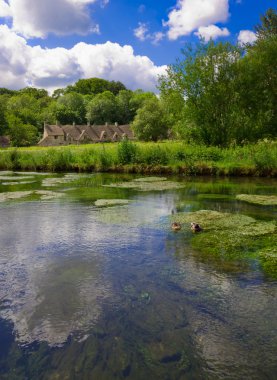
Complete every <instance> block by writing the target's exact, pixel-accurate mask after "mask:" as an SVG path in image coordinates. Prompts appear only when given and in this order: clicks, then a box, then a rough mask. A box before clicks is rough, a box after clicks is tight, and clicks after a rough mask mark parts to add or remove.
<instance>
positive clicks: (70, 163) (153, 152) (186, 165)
mask: <svg viewBox="0 0 277 380" xmlns="http://www.w3.org/2000/svg"><path fill="white" fill-rule="evenodd" d="M118 145H119V143H106V144H93V145H91V144H90V145H80V146H63V147H55V148H54V147H49V148H44V147H32V148H28V149H26V148H19V149H17V153H16V166H17V168H18V169H21V170H50V169H49V168H51V170H57V171H59V170H77V171H99V170H101V167H103V168H104V169H105V170H110V171H127V172H131V171H133V172H136V173H149V174H150V173H153V174H162V173H166V174H172V173H176V174H182V175H213V176H216V175H223V176H234V175H235V176H239V175H242V176H246V175H247V176H254V175H255V176H272V177H274V176H277V144H276V143H274V142H271V141H263V142H260V143H259V144H249V145H245V146H243V147H241V146H233V147H232V148H228V149H220V148H218V147H206V146H204V145H191V144H185V143H183V142H180V141H179V142H178V141H164V142H160V143H153V142H148V143H144V142H136V143H134V142H132V143H131V146H132V147H133V146H134V150H135V152H136V153H135V156H132V159H131V162H129V158H128V155H127V154H126V155H122V156H121V157H122V158H121V160H123V161H124V160H125V162H126V164H123V165H124V166H122V163H121V162H119V152H118V150H119V148H118ZM103 147H105V148H103ZM12 152H13V150H12V149H5V150H0V169H2V170H7V169H11V168H12V167H13V161H12V159H11V153H12ZM63 152H64V153H63ZM66 152H70V154H68V155H66ZM128 154H129V153H128ZM262 154H263V155H265V154H267V155H268V154H270V160H268V162H267V164H266V165H265V166H261V165H257V164H256V161H257V157H261V155H262ZM54 156H55V160H54V161H55V164H54V165H52V164H51V163H50V161H53V160H52V158H53V157H54ZM153 156H154V158H153ZM126 157H127V158H126ZM129 157H130V156H129ZM153 159H155V163H153V162H152V160H153ZM65 160H67V163H66V165H65V164H64V162H65ZM118 164H120V165H119V166H118Z"/></svg>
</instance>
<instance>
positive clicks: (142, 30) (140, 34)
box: [134, 22, 149, 41]
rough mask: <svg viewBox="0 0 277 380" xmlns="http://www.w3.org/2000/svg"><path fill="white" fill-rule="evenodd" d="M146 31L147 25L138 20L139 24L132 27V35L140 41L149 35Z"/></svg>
mask: <svg viewBox="0 0 277 380" xmlns="http://www.w3.org/2000/svg"><path fill="white" fill-rule="evenodd" d="M147 33H148V27H147V25H146V24H144V23H142V22H139V26H138V27H137V28H136V29H134V36H135V37H137V38H138V39H139V40H140V41H145V40H146V39H147V38H148V37H149V35H148V34H147Z"/></svg>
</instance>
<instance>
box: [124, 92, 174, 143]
mask: <svg viewBox="0 0 277 380" xmlns="http://www.w3.org/2000/svg"><path fill="white" fill-rule="evenodd" d="M131 126H132V129H133V131H134V133H135V136H136V137H137V138H138V139H139V140H144V141H157V140H159V139H164V138H167V133H168V126H167V122H166V118H165V114H164V111H163V109H162V107H161V103H160V101H159V99H157V98H156V97H155V98H150V99H148V100H147V101H145V102H144V104H143V106H142V107H141V108H139V109H138V111H137V114H136V117H135V119H134V121H133V122H132V124H131Z"/></svg>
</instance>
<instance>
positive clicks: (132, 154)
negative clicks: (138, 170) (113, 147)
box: [117, 139, 137, 165]
mask: <svg viewBox="0 0 277 380" xmlns="http://www.w3.org/2000/svg"><path fill="white" fill-rule="evenodd" d="M117 152H118V153H117V154H118V162H119V163H120V164H123V165H125V164H131V163H135V162H136V155H137V147H136V145H135V144H134V143H132V142H131V141H129V140H128V139H124V140H122V141H121V142H120V143H119V144H118V151H117Z"/></svg>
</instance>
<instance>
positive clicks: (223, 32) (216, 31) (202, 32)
mask: <svg viewBox="0 0 277 380" xmlns="http://www.w3.org/2000/svg"><path fill="white" fill-rule="evenodd" d="M194 34H195V35H196V36H198V37H199V38H200V37H202V38H204V40H205V41H209V40H210V39H211V38H212V39H213V40H215V39H216V38H218V37H227V36H229V35H230V32H229V30H228V29H227V28H219V27H218V26H216V25H209V26H200V28H199V29H198V32H195V33H194Z"/></svg>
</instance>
